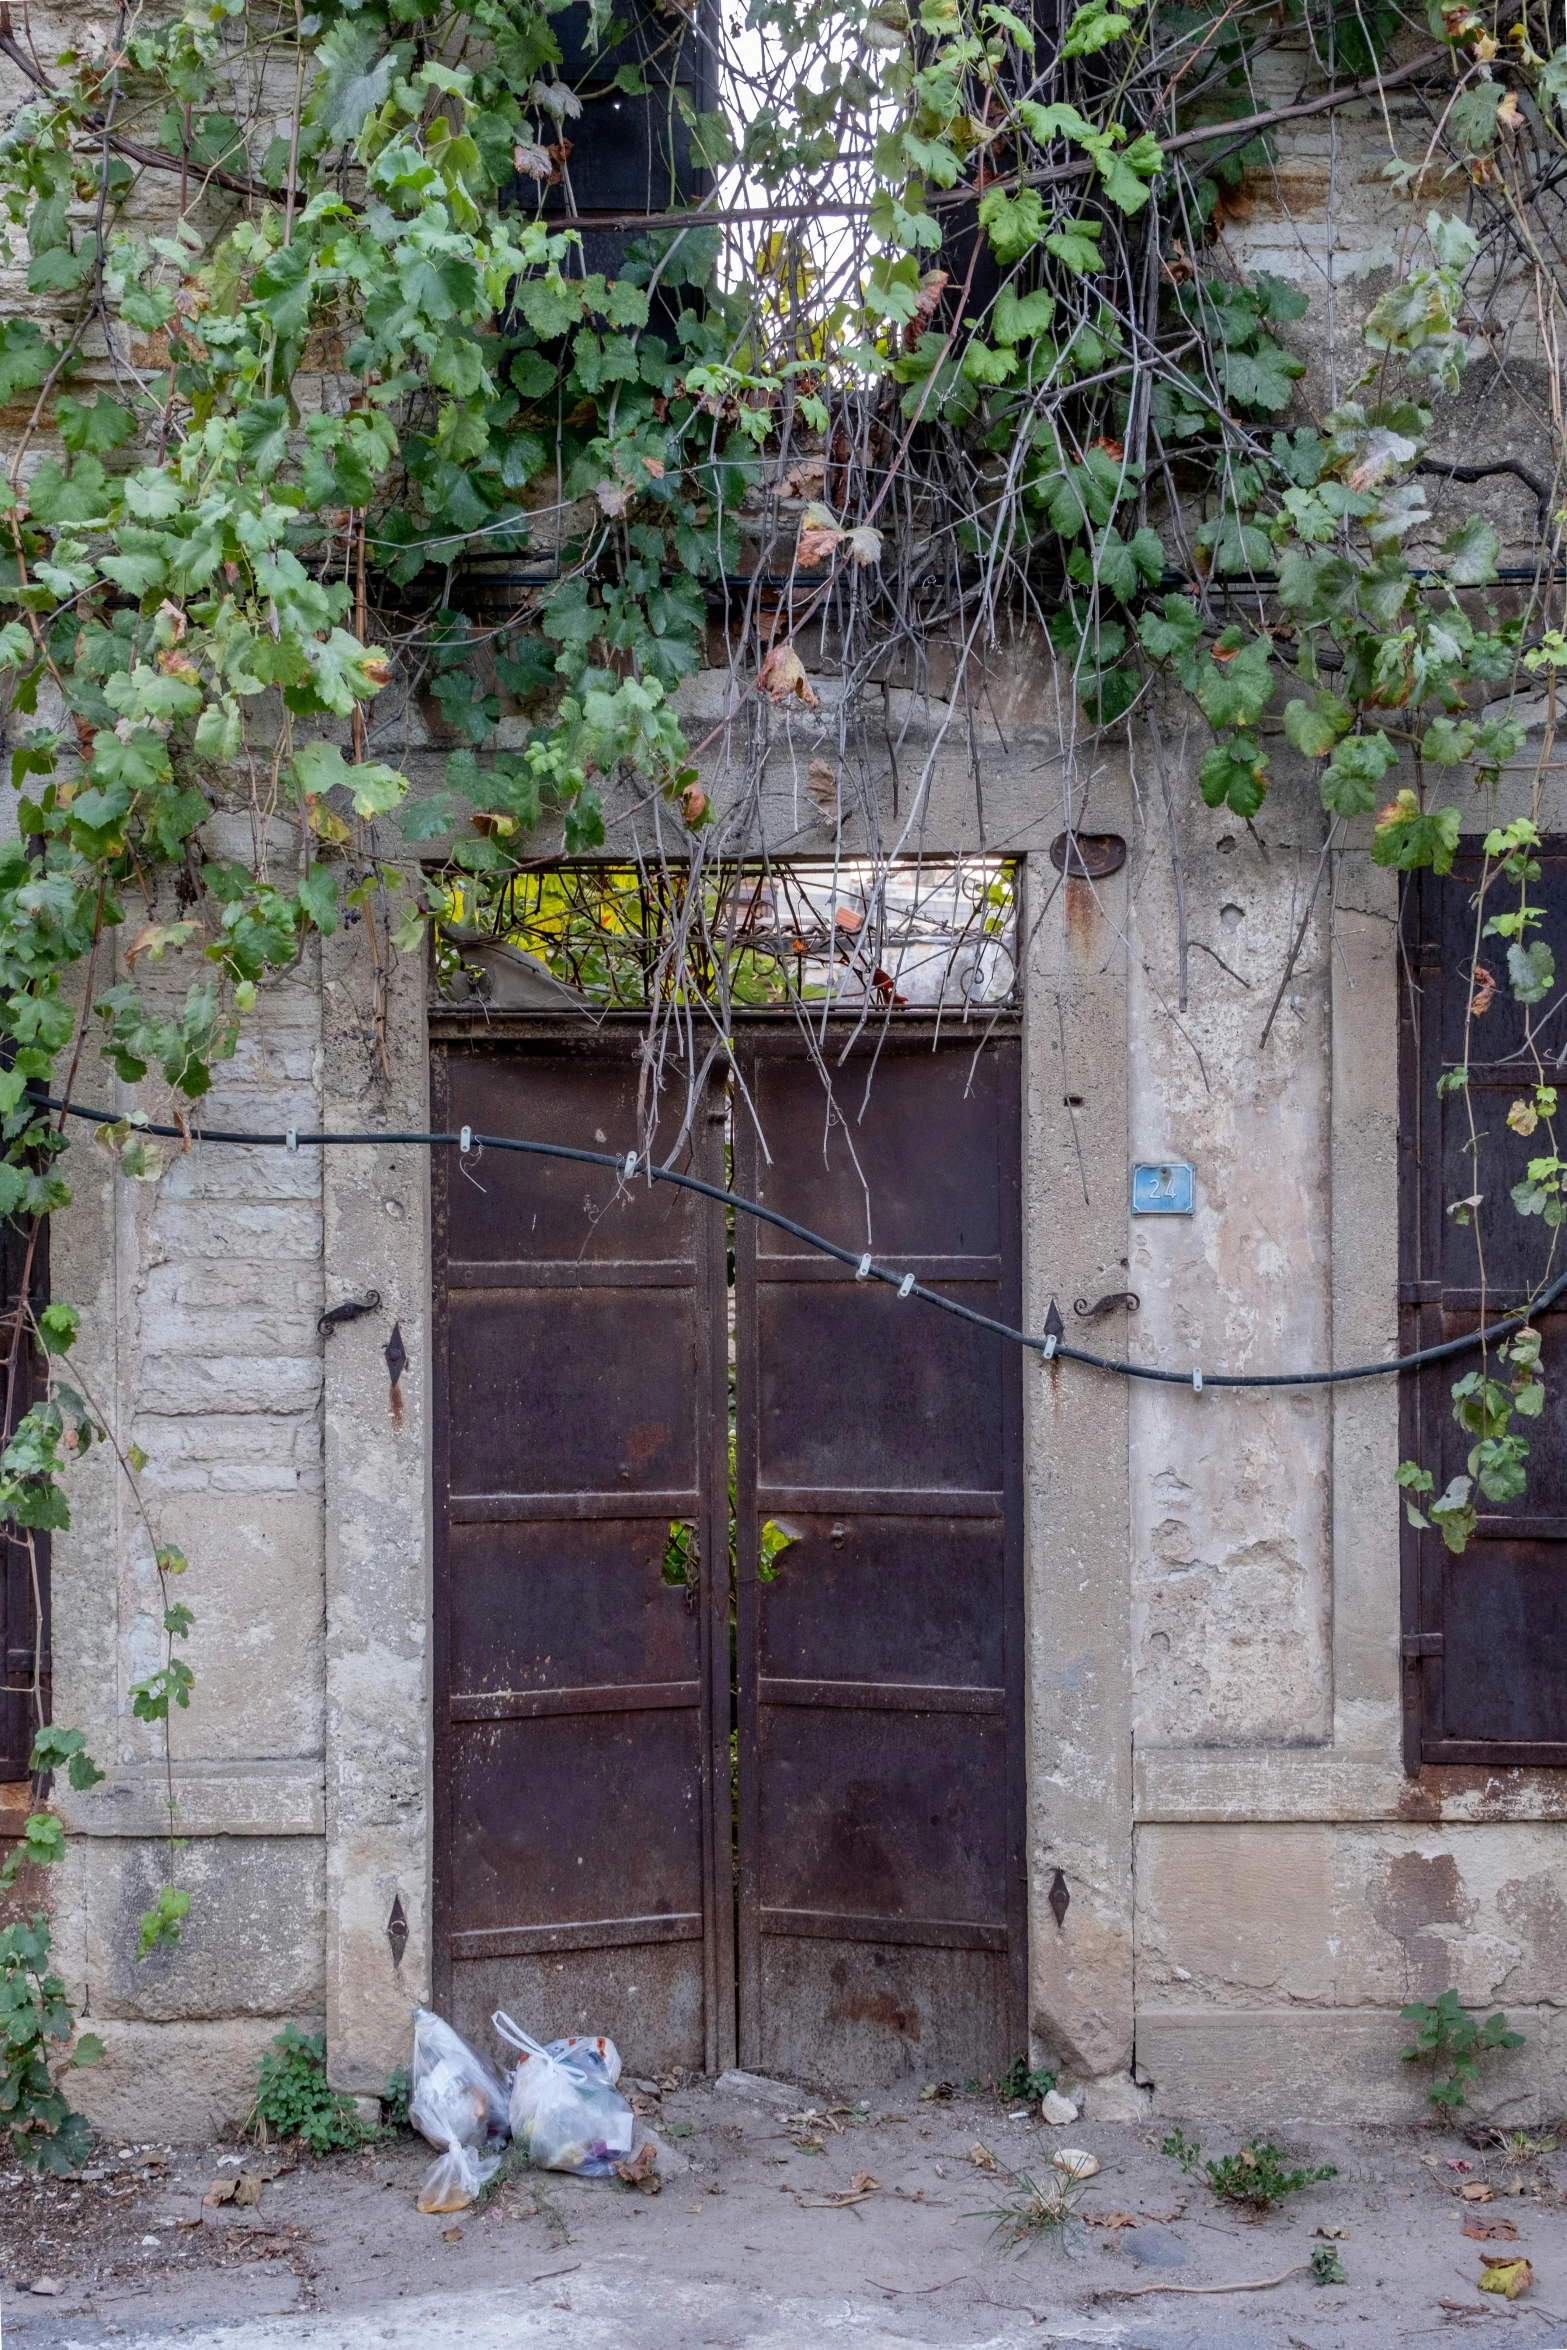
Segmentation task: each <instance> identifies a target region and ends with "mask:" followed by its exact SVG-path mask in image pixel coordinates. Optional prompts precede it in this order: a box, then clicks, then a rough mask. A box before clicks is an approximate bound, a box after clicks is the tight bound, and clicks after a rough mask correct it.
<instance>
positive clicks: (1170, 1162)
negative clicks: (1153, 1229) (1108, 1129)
mask: <svg viewBox="0 0 1567 2350" xmlns="http://www.w3.org/2000/svg"><path fill="white" fill-rule="evenodd" d="M1194 1189H1195V1187H1194V1181H1193V1175H1192V1169H1191V1167H1190V1166H1189V1165H1188V1164H1187V1163H1186V1161H1185V1160H1182V1159H1161V1160H1159V1161H1157V1162H1156V1163H1155V1164H1154V1165H1153V1166H1148V1167H1145V1166H1140V1165H1139V1166H1134V1167H1133V1169H1132V1214H1133V1215H1134V1216H1189V1215H1190V1214H1191V1212H1192V1206H1193V1200H1194Z"/></svg>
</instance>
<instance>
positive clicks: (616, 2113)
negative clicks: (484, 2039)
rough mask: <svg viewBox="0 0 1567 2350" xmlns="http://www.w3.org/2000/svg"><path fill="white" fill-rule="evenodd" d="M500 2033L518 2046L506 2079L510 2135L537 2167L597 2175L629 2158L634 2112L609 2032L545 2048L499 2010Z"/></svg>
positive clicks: (496, 2023) (561, 2041)
mask: <svg viewBox="0 0 1567 2350" xmlns="http://www.w3.org/2000/svg"><path fill="white" fill-rule="evenodd" d="M491 2020H492V2021H493V2023H494V2025H495V2029H496V2031H497V2032H498V2033H499V2034H500V2036H501V2038H502V2039H503V2040H505V2041H508V2042H509V2043H510V2045H511V2046H512V2047H513V2048H516V2049H520V2050H521V2055H520V2057H519V2059H518V2064H517V2070H516V2073H515V2075H514V2076H513V2079H512V2085H511V2107H510V2121H511V2134H512V2138H513V2140H514V2141H515V2143H516V2144H517V2145H519V2146H522V2147H525V2148H526V2150H527V2155H528V2160H529V2161H530V2162H531V2163H532V2164H533V2166H534V2168H535V2170H565V2171H575V2172H576V2173H577V2174H578V2176H579V2177H582V2178H589V2179H597V2178H602V2177H604V2175H605V2174H606V2173H607V2172H609V2171H612V2170H613V2169H614V2168H615V2166H616V2164H617V2163H621V2162H626V2161H629V2159H630V2156H631V2137H632V2128H633V2117H632V2112H631V2108H630V2106H629V2105H628V2104H627V2103H626V2101H625V2099H624V2097H621V2096H618V2095H617V2094H616V2091H615V2083H616V2082H617V2081H618V2080H619V2078H620V2052H619V2050H618V2049H617V2048H616V2046H615V2043H614V2041H613V2040H604V2039H586V2038H582V2037H579V2036H577V2035H573V2037H572V2038H571V2039H569V2040H552V2041H551V2042H550V2045H549V2046H548V2047H547V2048H544V2047H541V2046H540V2044H539V2042H538V2041H537V2040H530V2039H529V2037H528V2035H527V2033H526V2032H525V2031H523V2030H522V2029H521V2027H520V2026H519V2025H517V2024H514V2023H513V2022H512V2020H511V2017H510V2016H509V2015H505V2014H503V2013H501V2012H500V2011H499V2010H497V2012H496V2014H495V2015H494V2017H493V2018H492V2019H491Z"/></svg>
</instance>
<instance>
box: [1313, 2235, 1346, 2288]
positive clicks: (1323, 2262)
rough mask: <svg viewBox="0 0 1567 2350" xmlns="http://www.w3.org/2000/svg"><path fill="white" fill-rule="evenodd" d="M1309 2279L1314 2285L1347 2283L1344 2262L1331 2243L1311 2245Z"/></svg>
mask: <svg viewBox="0 0 1567 2350" xmlns="http://www.w3.org/2000/svg"><path fill="white" fill-rule="evenodd" d="M1311 2281H1312V2283H1313V2284H1314V2285H1347V2284H1348V2283H1349V2279H1348V2277H1347V2276H1346V2275H1345V2274H1344V2263H1343V2262H1342V2260H1340V2258H1339V2256H1338V2251H1337V2248H1336V2247H1335V2246H1334V2245H1332V2244H1313V2245H1312V2247H1311Z"/></svg>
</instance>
